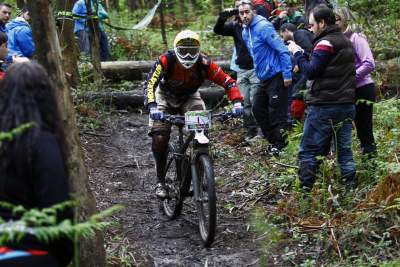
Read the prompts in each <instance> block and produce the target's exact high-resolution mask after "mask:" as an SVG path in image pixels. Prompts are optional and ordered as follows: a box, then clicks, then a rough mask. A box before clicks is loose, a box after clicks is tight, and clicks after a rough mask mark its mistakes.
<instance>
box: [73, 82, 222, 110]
mask: <svg viewBox="0 0 400 267" xmlns="http://www.w3.org/2000/svg"><path fill="white" fill-rule="evenodd" d="M199 92H200V95H201V98H202V99H203V100H204V102H205V103H206V106H207V108H213V107H215V106H216V105H218V104H221V105H225V104H226V103H227V101H226V100H225V99H224V96H225V90H224V89H223V88H222V87H202V88H200V89H199ZM78 100H80V101H84V102H92V101H99V102H101V103H103V104H105V105H114V106H116V107H117V108H125V107H133V108H141V107H143V92H142V91H140V90H132V91H109V92H86V93H84V94H83V95H81V96H78Z"/></svg>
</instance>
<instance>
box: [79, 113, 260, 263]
mask: <svg viewBox="0 0 400 267" xmlns="http://www.w3.org/2000/svg"><path fill="white" fill-rule="evenodd" d="M147 120H148V119H147V115H145V114H143V115H142V114H140V113H129V112H113V113H111V114H110V115H109V116H107V118H106V119H105V121H104V124H103V125H102V127H100V128H99V129H97V130H95V131H92V130H91V131H85V130H83V131H82V135H81V140H82V145H83V148H84V151H85V156H86V163H87V165H88V168H89V173H90V183H91V187H92V189H93V191H94V194H95V198H96V200H97V205H98V207H99V209H105V208H107V207H110V206H112V205H115V204H122V205H124V206H125V210H124V211H122V212H120V213H118V214H116V215H114V217H113V220H115V221H118V223H119V224H118V227H115V228H113V229H112V230H109V231H108V232H107V233H106V236H107V237H106V239H107V243H108V245H109V246H113V244H112V243H113V241H112V240H114V239H113V238H114V237H116V236H119V237H121V239H120V240H124V242H125V243H126V244H129V246H127V248H126V249H127V251H126V255H132V257H131V261H133V262H131V263H132V265H133V266H259V265H260V261H259V255H258V252H257V250H258V248H259V244H257V243H256V242H255V241H254V240H255V239H256V237H255V235H254V234H253V233H252V232H251V231H248V218H247V216H248V215H249V214H246V213H240V212H231V213H230V212H229V209H227V208H226V204H227V203H228V202H229V199H230V198H231V195H232V188H230V187H229V186H218V188H217V198H218V209H217V213H218V219H217V221H218V228H217V235H216V239H215V242H214V244H213V245H212V247H211V248H209V249H206V248H204V247H203V246H202V242H201V238H200V235H199V233H198V225H197V216H196V210H195V208H194V204H193V203H192V201H191V199H187V200H186V204H185V205H184V210H183V212H182V215H181V216H180V217H179V218H178V219H176V220H173V221H169V220H167V218H166V217H165V216H164V215H163V213H162V211H161V210H160V208H159V207H160V206H159V201H158V200H157V199H156V197H155V196H154V195H153V194H154V191H153V187H152V186H153V183H154V181H155V170H154V162H153V159H152V155H151V150H150V149H151V140H150V138H149V137H148V136H147V130H148V128H147ZM215 141H216V142H218V140H215ZM221 161H222V162H221ZM215 164H216V166H215V176H216V177H217V179H223V180H224V182H223V183H219V182H218V181H217V184H225V185H226V184H229V179H237V177H235V176H234V175H232V173H231V172H230V168H231V167H232V166H233V165H234V164H238V163H237V162H230V161H223V160H221V159H218V160H216V162H215ZM110 240H111V241H110ZM110 243H111V244H110ZM114 245H115V244H114ZM115 266H118V264H117V265H115Z"/></svg>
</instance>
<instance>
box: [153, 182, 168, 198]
mask: <svg viewBox="0 0 400 267" xmlns="http://www.w3.org/2000/svg"><path fill="white" fill-rule="evenodd" d="M155 189H156V196H157V197H158V198H161V199H165V198H167V196H168V192H167V188H166V187H165V184H163V183H157V184H156V188H155Z"/></svg>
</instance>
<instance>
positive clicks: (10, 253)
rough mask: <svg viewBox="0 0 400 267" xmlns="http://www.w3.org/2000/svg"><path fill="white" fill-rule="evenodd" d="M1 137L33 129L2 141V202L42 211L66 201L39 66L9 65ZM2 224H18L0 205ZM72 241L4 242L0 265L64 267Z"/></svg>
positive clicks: (0, 106) (53, 117)
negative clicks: (17, 129) (30, 125)
mask: <svg viewBox="0 0 400 267" xmlns="http://www.w3.org/2000/svg"><path fill="white" fill-rule="evenodd" d="M0 114H1V115H0V132H10V131H12V130H13V129H15V128H17V127H19V126H21V125H22V124H25V123H33V124H34V125H33V126H32V127H31V128H28V129H26V130H25V131H23V132H22V133H20V134H15V135H13V138H12V140H7V141H5V140H3V141H1V146H0V184H1V185H2V186H1V187H0V201H1V202H7V203H10V204H13V205H15V206H18V205H21V206H23V207H25V208H26V209H33V208H37V209H43V208H47V207H50V206H52V205H55V204H59V203H62V202H64V201H67V200H69V190H68V183H67V174H66V171H65V167H64V161H63V157H62V153H61V149H60V146H59V140H61V136H60V131H59V126H58V125H59V123H60V119H59V116H58V114H57V108H56V104H55V99H54V96H53V89H52V88H51V84H50V81H49V78H48V74H47V73H46V71H45V70H44V69H43V67H42V66H40V65H39V64H38V63H33V62H27V63H15V64H13V65H11V66H10V67H9V68H8V70H7V72H6V76H5V78H4V80H3V81H2V83H1V88H0ZM0 216H1V219H2V220H3V221H5V222H12V221H15V220H18V219H20V216H21V214H20V213H15V212H13V211H12V210H10V209H9V208H6V207H5V206H0ZM57 218H58V220H59V221H61V220H64V219H67V218H68V219H70V220H72V218H73V216H72V212H71V211H70V210H69V209H68V210H64V211H62V212H58V213H57ZM72 248H73V247H72V242H71V241H70V240H69V239H67V238H63V237H59V238H58V239H55V240H52V241H49V242H42V241H39V240H38V239H36V238H35V237H34V236H33V235H30V234H29V233H27V234H26V235H24V237H23V238H22V239H20V240H18V242H7V243H5V242H2V244H1V246H0V266H7V267H12V266H27V267H28V266H46V267H55V266H67V265H68V263H69V262H70V260H71V258H72V251H73V250H72Z"/></svg>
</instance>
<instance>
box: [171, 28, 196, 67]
mask: <svg viewBox="0 0 400 267" xmlns="http://www.w3.org/2000/svg"><path fill="white" fill-rule="evenodd" d="M174 51H175V54H176V57H177V58H178V60H179V62H180V63H181V64H182V66H183V67H184V68H186V69H190V68H191V67H192V66H193V65H194V64H195V63H196V61H197V59H198V58H199V55H200V37H199V35H198V34H197V33H195V32H193V31H190V30H184V31H181V32H180V33H178V34H177V35H176V37H175V40H174Z"/></svg>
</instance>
